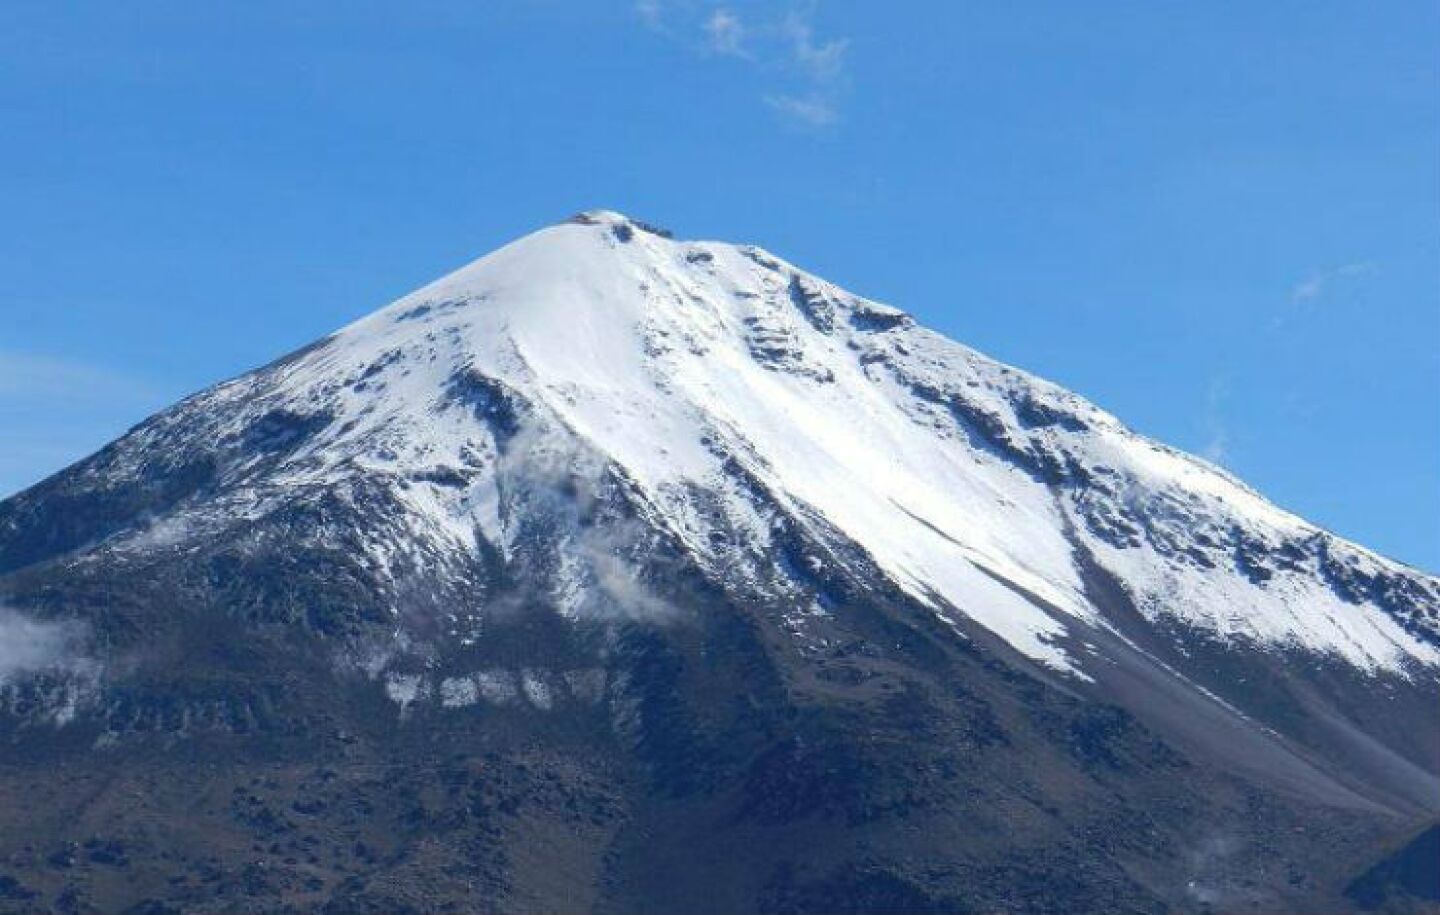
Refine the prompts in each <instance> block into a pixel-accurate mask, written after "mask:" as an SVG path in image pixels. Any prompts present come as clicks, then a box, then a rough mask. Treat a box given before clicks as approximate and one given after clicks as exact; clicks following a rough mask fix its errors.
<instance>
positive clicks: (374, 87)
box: [0, 0, 1440, 571]
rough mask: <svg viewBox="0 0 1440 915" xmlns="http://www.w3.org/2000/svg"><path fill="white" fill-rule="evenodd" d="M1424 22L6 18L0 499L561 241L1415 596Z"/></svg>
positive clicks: (1430, 407) (1422, 360)
mask: <svg viewBox="0 0 1440 915" xmlns="http://www.w3.org/2000/svg"><path fill="white" fill-rule="evenodd" d="M1437 48H1440V4H1435V3H1433V2H1430V0H1425V2H1412V3H1406V2H1392V3H1382V4H1357V3H1353V2H1334V3H1331V2H1323V0H1307V2H1301V3H1286V2H1271V3H1262V4H1255V3H1203V4H1184V5H1181V4H1158V3H1156V4H1133V3H1100V4H1090V3H1087V4H1076V3H1059V2H1057V3H1049V4H1045V3H1036V4H1025V5H1021V4H995V3H986V4H981V3H912V4H904V3H895V4H878V3H869V2H848V3H842V2H838V0H831V2H818V3H817V2H794V3H786V2H770V3H750V2H734V3H725V4H717V3H711V2H703V0H693V2H690V0H644V2H640V3H638V4H637V3H634V2H626V0H617V2H613V3H596V2H584V3H581V2H567V3H562V2H553V0H550V2H547V0H530V2H505V0H485V2H481V0H472V2H458V0H457V2H443V3H442V2H427V0H411V2H407V3H403V4H401V3H394V2H393V0H386V2H364V0H358V2H357V0H348V2H344V3H341V2H329V3H323V2H302V3H296V2H294V0H283V2H282V0H251V2H247V3H244V4H197V3H194V2H190V0H183V2H182V0H176V2H144V0H141V2H133V3H124V4H119V3H113V2H75V3H65V4H57V3H41V2H28V0H21V2H14V3H7V4H4V5H3V6H0V124H3V127H4V136H5V137H6V140H5V142H4V143H0V201H3V206H0V277H3V280H4V284H5V289H4V295H3V297H0V493H6V492H11V491H14V490H17V489H19V488H21V487H23V486H26V485H28V484H30V483H32V482H34V481H36V480H38V479H40V478H41V477H43V476H45V475H47V474H48V473H50V472H53V471H54V470H57V469H59V468H60V467H61V466H63V465H65V464H66V463H68V462H70V461H72V460H74V459H76V458H79V457H81V456H83V455H84V454H86V453H88V452H89V451H91V450H93V449H94V448H96V447H97V446H99V445H101V444H103V443H104V442H105V441H106V440H108V439H110V438H112V437H114V436H115V435H117V434H118V433H120V432H121V431H123V430H124V429H125V428H127V427H128V426H129V425H131V424H133V423H134V422H136V421H138V420H139V419H141V418H143V417H144V416H145V415H147V414H148V413H149V412H150V411H153V410H154V409H157V408H159V407H161V406H163V405H165V404H167V403H168V402H170V401H172V400H174V399H176V398H178V397H179V396H182V395H184V394H185V393H188V392H190V391H193V390H196V389H198V388H201V387H203V386H205V385H207V384H210V383H212V382H214V381H216V380H219V379H221V378H223V377H226V376H229V375H233V374H236V373H238V372H241V371H243V370H245V369H248V368H251V367H253V366H255V365H258V364H261V363H264V362H266V361H268V360H269V359H271V358H273V357H274V356H276V355H278V354H280V353H282V352H284V351H287V350H289V349H291V348H293V347H295V346H297V345H300V344H302V343H305V342H307V341H308V340H310V339H312V338H315V337H317V336H320V335H322V334H324V333H326V332H328V331H330V330H332V329H334V328H336V327H338V326H340V325H342V324H344V323H346V322H348V321H350V320H352V319H354V318H355V317H358V316H360V315H362V314H364V313H366V312H368V311H370V310H372V309H374V308H376V307H378V306H380V305H382V304H383V303H385V302H386V301H388V300H390V299H392V298H394V297H396V296H398V295H400V294H402V293H404V292H406V291H408V290H409V289H411V288H413V287H414V286H417V285H419V284H421V283H423V282H424V281H426V280H428V279H430V278H433V277H434V276H436V275H438V274H440V273H442V272H445V271H447V270H449V269H451V268H453V267H455V266H457V265H458V264H460V263H463V262H465V261H467V260H469V259H471V258H473V257H476V256H478V255H480V254H482V253H484V252H485V251H487V250H489V249H491V248H493V247H495V246H497V245H499V244H501V243H503V242H505V241H507V240H509V239H511V238H513V237H515V236H517V235H520V234H523V233H525V232H527V231H529V230H531V229H534V228H537V227H539V226H541V225H544V224H546V223H549V222H553V221H556V220H558V219H560V218H563V217H564V216H566V215H568V214H570V213H571V212H574V211H576V210H580V209H585V208H591V207H602V206H603V207H610V208H615V209H620V210H623V211H625V212H628V213H630V214H632V215H635V216H638V217H641V218H644V219H648V220H651V221H654V222H657V223H660V224H662V225H666V226H669V227H670V228H672V229H674V230H675V231H676V232H677V233H678V234H680V235H682V236H685V237H708V238H721V239H726V240H732V241H746V242H755V243H758V244H762V245H764V246H766V247H769V248H771V249H773V250H774V251H776V252H778V253H780V254H782V255H783V256H785V257H787V258H789V259H790V260H793V261H795V262H797V263H799V264H801V265H802V266H805V267H807V268H809V269H812V270H814V271H815V272H817V273H820V274H821V275H823V276H826V277H827V278H830V279H832V280H834V281H836V282H839V283H841V284H842V285H845V286H847V287H849V288H851V289H853V290H855V291H857V292H860V293H863V294H865V295H869V296H871V297H874V298H878V299H881V300H884V301H889V302H893V303H895V304H897V305H900V306H901V307H904V308H906V309H907V310H909V311H911V312H913V313H915V314H916V315H918V316H919V317H920V318H921V319H922V320H924V321H925V322H927V323H929V324H931V325H932V326H934V327H936V328H938V329H940V330H942V331H944V332H945V333H948V334H950V335H951V336H953V337H956V338H957V339H960V340H962V341H964V342H966V343H969V344H971V345H972V346H975V347H977V348H979V349H982V350H984V351H986V352H988V353H990V354H992V355H995V356H997V357H999V358H1002V359H1004V360H1006V361H1009V362H1013V363H1015V364H1017V365H1020V366H1022V367H1024V368H1027V369H1030V370H1032V371H1035V372H1037V373H1039V374H1041V375H1044V376H1046V377H1048V378H1051V379H1052V380H1055V381H1057V382H1059V383H1061V384H1064V385H1066V386H1068V387H1070V388H1073V389H1075V390H1077V391H1078V392H1080V393H1082V394H1084V395H1086V396H1088V397H1090V398H1091V399H1093V400H1095V401H1097V402H1098V403H1099V404H1100V405H1101V406H1103V407H1105V408H1107V409H1109V410H1111V411H1112V412H1114V413H1116V414H1118V415H1119V416H1121V417H1122V418H1123V419H1125V420H1126V421H1127V422H1129V423H1130V424H1131V425H1132V426H1134V427H1136V428H1138V429H1139V430H1141V431H1143V432H1146V433H1148V434H1151V435H1153V436H1156V437H1158V438H1160V439H1162V440H1165V441H1167V442H1170V443H1172V444H1176V445H1178V446H1180V447H1183V448H1186V449H1188V450H1192V451H1195V452H1197V453H1202V454H1205V455H1207V456H1209V457H1211V458H1212V459H1215V460H1217V461H1219V462H1220V463H1222V464H1224V465H1225V466H1227V467H1229V468H1230V469H1231V470H1233V471H1234V472H1236V473H1238V474H1239V475H1240V476H1242V477H1243V478H1245V479H1246V480H1248V481H1249V482H1251V483H1252V484H1254V485H1255V486H1256V487H1257V488H1259V489H1260V490H1261V491H1262V492H1264V493H1266V494H1267V495H1269V496H1270V497H1271V498H1272V499H1274V500H1275V501H1277V502H1278V503H1279V504H1281V505H1283V506H1285V507H1287V508H1290V509H1292V510H1295V511H1297V512H1299V513H1301V514H1303V515H1305V516H1307V517H1309V518H1311V519H1312V520H1314V521H1316V522H1318V523H1321V524H1323V525H1325V526H1327V527H1330V528H1332V529H1334V530H1336V531H1338V532H1340V533H1342V534H1344V535H1346V536H1349V537H1352V538H1354V539H1357V540H1359V541H1361V542H1363V543H1365V544H1367V545H1370V546H1373V547H1375V548H1377V549H1379V550H1381V551H1382V552H1385V553H1387V554H1390V555H1393V556H1395V557H1397V558H1400V559H1403V560H1406V561H1408V562H1411V563H1413V564H1417V565H1420V566H1422V567H1424V568H1427V569H1429V570H1431V571H1435V570H1440V406H1437V404H1440V396H1437V388H1440V53H1437Z"/></svg>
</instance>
